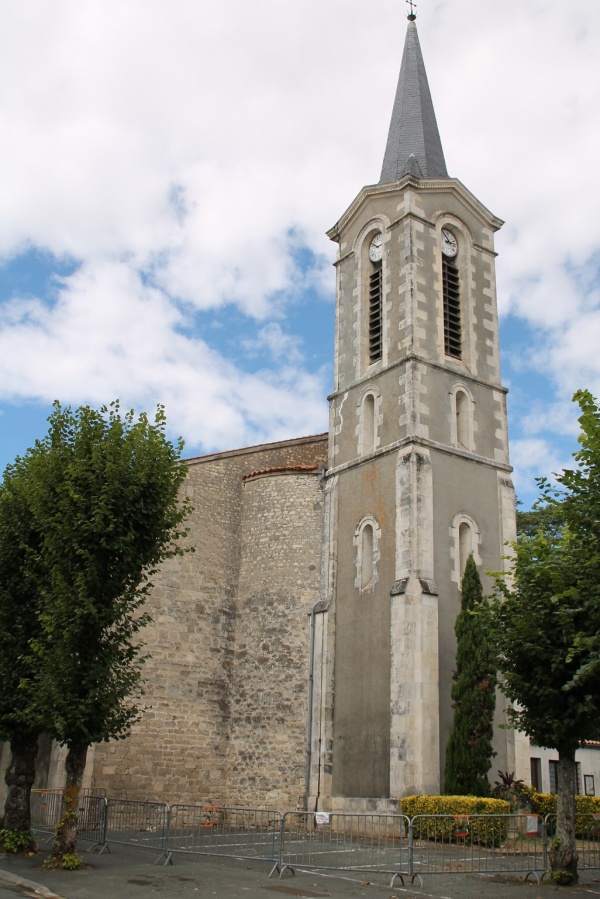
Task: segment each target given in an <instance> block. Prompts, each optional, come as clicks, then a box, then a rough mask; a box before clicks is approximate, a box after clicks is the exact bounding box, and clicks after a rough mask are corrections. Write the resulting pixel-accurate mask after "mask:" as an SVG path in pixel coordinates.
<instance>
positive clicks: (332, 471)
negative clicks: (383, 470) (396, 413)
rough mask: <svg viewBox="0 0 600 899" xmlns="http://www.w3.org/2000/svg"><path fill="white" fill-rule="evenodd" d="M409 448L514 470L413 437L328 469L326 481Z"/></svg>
mask: <svg viewBox="0 0 600 899" xmlns="http://www.w3.org/2000/svg"><path fill="white" fill-rule="evenodd" d="M407 446H415V447H418V446H422V447H426V448H427V449H433V450H437V451H438V452H440V453H444V455H446V456H457V457H459V458H461V459H468V460H469V462H477V463H478V464H479V465H485V467H486V468H492V469H494V470H496V471H505V472H506V473H507V474H510V473H511V472H512V470H513V468H512V465H506V464H505V463H504V462H497V461H496V460H495V459H489V458H488V457H487V456H479V455H478V454H477V453H469V452H467V451H466V450H461V449H459V448H458V447H454V446H446V445H445V444H443V443H437V441H435V440H429V439H428V438H427V437H416V436H411V437H403V438H402V440H396V441H395V442H394V443H390V444H388V446H384V447H382V448H381V449H378V450H375V451H374V452H372V453H368V454H367V455H366V456H359V457H358V458H356V459H351V460H350V461H349V462H344V463H343V464H342V465H336V466H334V467H333V468H328V469H327V471H326V472H325V475H324V478H325V479H326V480H327V479H329V478H333V477H335V476H336V475H339V474H341V473H342V472H344V471H351V470H352V469H353V468H357V467H358V466H359V465H364V464H365V463H366V462H372V461H373V460H375V459H381V458H382V456H389V455H390V453H396V452H398V450H401V449H404V448H405V447H407Z"/></svg>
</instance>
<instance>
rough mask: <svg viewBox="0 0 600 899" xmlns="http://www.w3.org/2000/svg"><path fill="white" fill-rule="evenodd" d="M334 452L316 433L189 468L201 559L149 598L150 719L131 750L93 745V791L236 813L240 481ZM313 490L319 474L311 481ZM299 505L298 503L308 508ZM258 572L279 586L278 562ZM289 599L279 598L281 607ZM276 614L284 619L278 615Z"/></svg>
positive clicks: (126, 744) (182, 564) (179, 563)
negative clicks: (232, 806) (233, 759)
mask: <svg viewBox="0 0 600 899" xmlns="http://www.w3.org/2000/svg"><path fill="white" fill-rule="evenodd" d="M326 453H327V438H326V435H319V436H318V437H311V438H300V439H298V440H290V441H283V442H281V443H276V444H267V445H264V446H259V447H251V448H248V449H242V450H234V451H231V452H227V453H220V454H215V455H212V456H205V457H201V458H199V459H191V460H189V463H188V465H189V471H188V477H187V480H186V483H185V485H184V488H183V489H184V491H185V493H186V495H188V496H190V498H191V500H192V503H193V505H194V512H193V515H192V517H191V519H190V521H189V527H190V534H189V537H188V541H189V543H190V545H193V546H194V547H195V552H194V553H188V554H186V555H184V556H183V557H179V558H175V559H171V560H169V561H168V562H167V563H166V564H164V565H163V567H162V568H161V570H160V572H159V573H158V575H157V576H156V577H155V587H154V590H153V591H152V593H151V595H150V597H149V599H148V609H149V611H150V613H151V615H152V619H153V621H152V623H151V624H150V625H149V626H148V627H147V628H146V629H145V631H144V634H143V638H144V641H145V644H146V651H147V653H148V654H149V658H148V660H147V662H146V664H145V676H146V678H147V684H146V692H145V697H144V699H145V705H146V711H145V712H144V714H143V717H142V719H141V721H140V722H139V723H138V724H137V725H135V727H134V728H133V730H132V733H131V736H130V737H128V738H127V739H126V740H124V741H117V742H111V743H109V744H102V745H99V746H97V747H96V751H95V757H94V772H93V785H94V786H95V787H103V788H105V789H106V791H107V793H108V795H111V796H120V797H121V798H136V799H142V798H157V799H164V800H165V801H169V802H175V801H181V802H197V801H206V802H214V803H236V804H237V803H238V796H237V795H236V792H235V790H234V791H233V793H232V792H231V791H230V790H229V789H228V785H227V772H228V753H229V743H230V734H231V730H230V728H231V721H232V715H235V716H236V719H237V718H238V717H239V715H238V714H237V712H236V711H235V703H236V702H237V701H238V699H237V696H234V693H233V692H232V689H233V688H232V684H233V675H234V667H235V666H234V662H235V660H236V652H237V646H236V643H237V641H238V640H242V642H245V641H246V635H245V633H244V629H245V628H246V626H247V618H248V616H247V614H246V607H244V606H242V607H240V605H239V603H238V581H239V577H240V551H241V548H242V535H243V528H242V496H243V492H244V490H245V488H244V482H243V476H244V475H246V474H248V473H250V472H252V471H256V470H259V469H260V470H263V469H268V468H277V467H286V466H287V467H294V466H318V465H321V464H325V460H326ZM316 480H317V479H316V477H315V476H314V475H313V476H312V478H311V479H310V483H311V484H313V486H314V483H316ZM303 499H304V497H303V495H302V494H300V495H299V499H298V501H299V503H300V504H301V503H302V501H303ZM272 502H273V504H274V505H275V507H276V509H278V511H279V516H280V520H281V527H282V528H285V527H286V523H285V515H284V514H283V512H284V510H286V511H287V513H288V514H289V515H290V516H292V517H293V516H294V514H296V515H298V516H300V517H302V514H303V513H302V510H301V509H300V508H297V509H295V510H294V508H293V507H292V504H291V503H290V502H288V501H287V500H286V501H284V502H282V501H281V500H280V499H278V497H277V495H276V492H275V493H274V494H273V496H272ZM310 503H313V498H312V496H311V498H310ZM307 552H310V553H313V557H311V561H310V562H307V563H306V566H305V567H306V568H307V569H308V565H309V564H314V565H315V570H317V569H318V564H319V561H318V553H317V552H313V549H312V545H311V548H310V549H308V550H307ZM262 564H263V566H264V567H263V577H264V582H265V584H267V583H269V581H270V578H271V575H272V576H273V578H274V583H276V584H279V580H278V579H279V577H280V563H279V555H278V552H273V554H272V556H271V558H270V559H269V558H268V556H267V554H265V556H264V558H263V560H262ZM284 595H286V596H287V594H284V591H282V590H281V589H280V588H279V587H277V588H275V589H274V591H273V596H274V600H273V602H274V603H276V602H278V601H279V600H280V599H281V598H282V597H283V596H284ZM270 608H271V610H272V615H273V617H276V612H277V609H276V608H275V605H273V606H272V607H270ZM287 614H288V611H287V609H286V610H285V615H287ZM240 615H241V619H239V616H240ZM285 615H284V617H285ZM270 639H271V638H270ZM290 646H291V644H290ZM271 652H273V653H274V654H276V655H277V658H278V660H279V661H278V664H277V665H276V666H275V667H274V668H271V667H270V666H269V665H266V666H264V667H263V669H262V671H263V678H264V680H263V686H262V690H263V692H264V694H265V695H269V696H275V695H276V694H277V690H278V689H279V684H278V682H277V681H275V682H272V681H269V676H270V675H272V674H273V673H277V677H279V672H280V671H281V670H282V665H283V662H282V659H283V655H284V654H285V647H284V646H283V645H280V643H279V642H278V641H276V640H275V639H272V640H271ZM305 664H306V663H305ZM261 776H262V772H261ZM278 776H279V775H278ZM268 777H269V778H270V777H271V772H268ZM269 782H271V781H269Z"/></svg>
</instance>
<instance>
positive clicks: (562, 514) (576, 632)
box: [494, 391, 600, 878]
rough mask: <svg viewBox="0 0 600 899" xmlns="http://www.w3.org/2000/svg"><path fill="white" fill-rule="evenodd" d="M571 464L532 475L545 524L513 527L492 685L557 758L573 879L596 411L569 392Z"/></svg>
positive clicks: (594, 557)
mask: <svg viewBox="0 0 600 899" xmlns="http://www.w3.org/2000/svg"><path fill="white" fill-rule="evenodd" d="M574 399H575V400H576V401H577V402H578V403H579V406H580V410H581V415H580V418H579V423H580V426H581V433H580V436H579V443H580V449H579V451H578V452H577V453H575V456H574V459H575V462H576V466H575V467H574V468H573V469H570V470H565V471H563V472H562V473H560V474H559V475H557V476H556V483H555V484H553V483H551V482H550V481H549V480H548V479H540V481H539V486H540V491H541V500H540V502H539V504H538V509H542V510H544V511H545V512H546V513H547V514H546V516H545V518H541V519H538V526H537V527H533V526H531V527H528V528H526V529H522V530H521V533H520V536H519V538H518V540H517V543H516V545H515V559H514V567H513V577H514V580H513V582H512V583H507V582H506V581H502V580H501V581H499V586H500V592H501V601H499V602H497V603H496V605H495V609H494V617H495V622H496V633H497V640H498V650H499V668H500V670H501V672H502V688H503V691H504V693H505V694H506V695H507V696H508V698H509V699H510V700H512V701H513V702H514V703H515V705H514V706H513V707H512V708H511V709H509V710H508V712H509V716H510V718H511V719H512V721H513V722H514V724H515V725H516V726H517V727H518V728H519V729H520V730H522V731H523V732H524V733H526V734H527V735H528V736H529V737H530V738H531V739H532V741H533V742H534V743H535V744H537V745H539V746H546V747H553V748H555V749H556V750H558V753H559V789H558V817H559V823H558V836H559V839H558V842H559V844H560V846H559V847H558V851H557V853H556V854H555V855H556V857H555V859H554V861H553V867H554V868H555V870H558V869H561V870H564V871H565V872H566V873H565V877H567V878H568V877H572V878H576V876H577V874H576V868H577V856H576V852H575V843H574V833H573V828H572V819H573V816H574V798H573V793H574V782H575V762H574V757H575V752H576V750H577V748H578V747H579V746H580V745H581V744H582V743H583V742H585V741H586V740H598V739H600V411H599V409H598V405H597V403H596V400H595V399H594V397H593V396H592V395H591V394H590V393H589V391H579V392H578V393H576V394H575V397H574Z"/></svg>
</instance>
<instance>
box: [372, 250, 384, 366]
mask: <svg viewBox="0 0 600 899" xmlns="http://www.w3.org/2000/svg"><path fill="white" fill-rule="evenodd" d="M382 259H383V235H382V234H381V232H378V233H377V234H375V236H374V237H373V238H372V239H371V241H370V243H369V307H368V332H369V365H373V363H374V362H378V361H379V359H381V357H382V355H383V271H382Z"/></svg>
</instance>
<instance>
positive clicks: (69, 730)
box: [7, 402, 190, 864]
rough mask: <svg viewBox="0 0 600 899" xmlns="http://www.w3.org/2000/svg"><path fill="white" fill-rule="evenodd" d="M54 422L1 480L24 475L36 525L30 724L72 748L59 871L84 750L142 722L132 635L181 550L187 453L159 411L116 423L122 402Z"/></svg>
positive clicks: (27, 682)
mask: <svg viewBox="0 0 600 899" xmlns="http://www.w3.org/2000/svg"><path fill="white" fill-rule="evenodd" d="M49 422H50V428H49V431H48V434H47V435H46V437H45V438H44V439H43V440H42V441H37V442H36V444H35V446H34V447H33V448H32V449H30V450H28V452H27V453H26V454H25V456H24V457H23V458H22V459H19V460H17V462H16V463H15V466H12V467H11V466H9V468H8V472H7V474H8V479H9V481H10V479H11V478H12V477H13V476H14V477H16V474H15V473H16V472H17V471H18V472H19V484H20V486H21V487H22V491H23V493H22V498H23V500H24V504H23V516H24V518H27V520H28V521H29V522H31V523H32V525H31V527H32V530H31V533H30V535H29V538H28V540H27V541H26V543H25V550H24V557H23V558H22V570H23V571H24V572H26V573H27V575H28V576H29V573H30V572H31V571H34V572H35V574H34V575H32V576H31V582H32V585H33V587H34V588H36V592H35V596H31V597H30V598H29V601H30V613H32V614H33V615H34V617H35V619H36V626H35V628H34V629H33V631H32V638H31V639H30V641H29V649H30V651H29V654H28V664H29V671H28V673H26V674H25V676H24V677H23V678H22V680H21V685H22V688H23V690H24V691H25V694H26V696H27V697H28V702H27V706H26V711H25V714H26V717H27V719H28V720H29V721H31V722H32V723H33V724H34V725H36V726H37V725H38V724H39V722H43V723H44V729H45V730H47V731H48V732H49V733H50V734H51V735H52V736H53V737H54V738H55V739H57V740H58V741H59V742H61V743H63V744H65V745H66V746H67V747H68V754H67V760H66V769H67V780H66V790H65V801H64V805H63V816H62V820H61V827H60V828H59V832H58V834H57V840H56V843H55V846H54V850H53V857H54V859H55V863H56V864H61V861H62V858H63V857H64V855H71V854H72V853H73V851H74V847H75V832H76V831H75V827H76V813H75V809H76V807H77V797H78V794H79V789H80V787H81V782H82V778H83V772H84V768H85V762H86V757H87V750H88V747H89V746H90V745H91V744H92V743H97V742H101V741H108V740H111V739H120V738H123V737H125V736H126V735H127V733H128V731H129V728H130V726H131V724H132V723H134V722H135V721H136V720H137V719H138V718H139V715H140V710H139V705H138V702H139V697H140V694H141V685H142V678H141V663H142V661H143V656H142V654H141V647H140V639H139V631H140V630H141V629H142V628H143V627H144V625H145V624H146V623H147V622H148V620H149V617H148V614H147V613H145V612H144V611H143V609H142V608H141V607H142V606H143V603H144V600H145V597H146V595H147V593H148V590H149V589H150V587H151V581H150V578H151V577H152V575H153V574H154V573H155V572H156V569H157V566H158V565H159V564H160V563H161V562H162V561H163V560H164V559H166V558H168V557H170V556H173V555H175V554H179V553H181V552H182V551H183V550H182V548H181V545H180V543H179V542H178V540H179V538H180V537H182V536H183V535H184V534H185V533H186V532H185V529H184V526H183V523H184V521H185V518H186V516H187V514H188V512H189V508H190V507H189V503H188V501H187V500H184V501H183V502H178V493H179V489H180V487H181V485H182V482H183V480H184V478H185V474H186V469H185V466H184V465H182V464H181V463H180V461H179V457H180V453H181V449H182V443H181V441H180V442H178V443H177V444H176V445H173V444H172V443H170V442H169V441H168V440H167V439H166V437H165V433H164V430H165V416H164V411H163V409H162V407H159V408H158V410H157V413H156V416H155V420H154V422H153V423H152V422H150V421H149V420H148V418H147V417H146V416H145V415H141V416H140V417H139V418H137V419H136V418H135V416H134V413H133V412H128V413H125V414H122V413H121V410H120V407H119V404H118V402H115V403H112V404H111V406H110V407H109V408H107V407H103V408H102V409H101V410H100V411H97V410H94V409H91V408H89V407H88V406H82V407H81V408H79V409H77V410H76V411H75V412H72V411H71V409H70V408H66V409H62V408H61V406H60V404H59V403H55V405H54V411H53V413H52V415H51V416H50V418H49ZM32 558H34V559H35V560H36V564H35V566H33V567H31V559H32ZM32 593H33V590H32Z"/></svg>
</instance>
